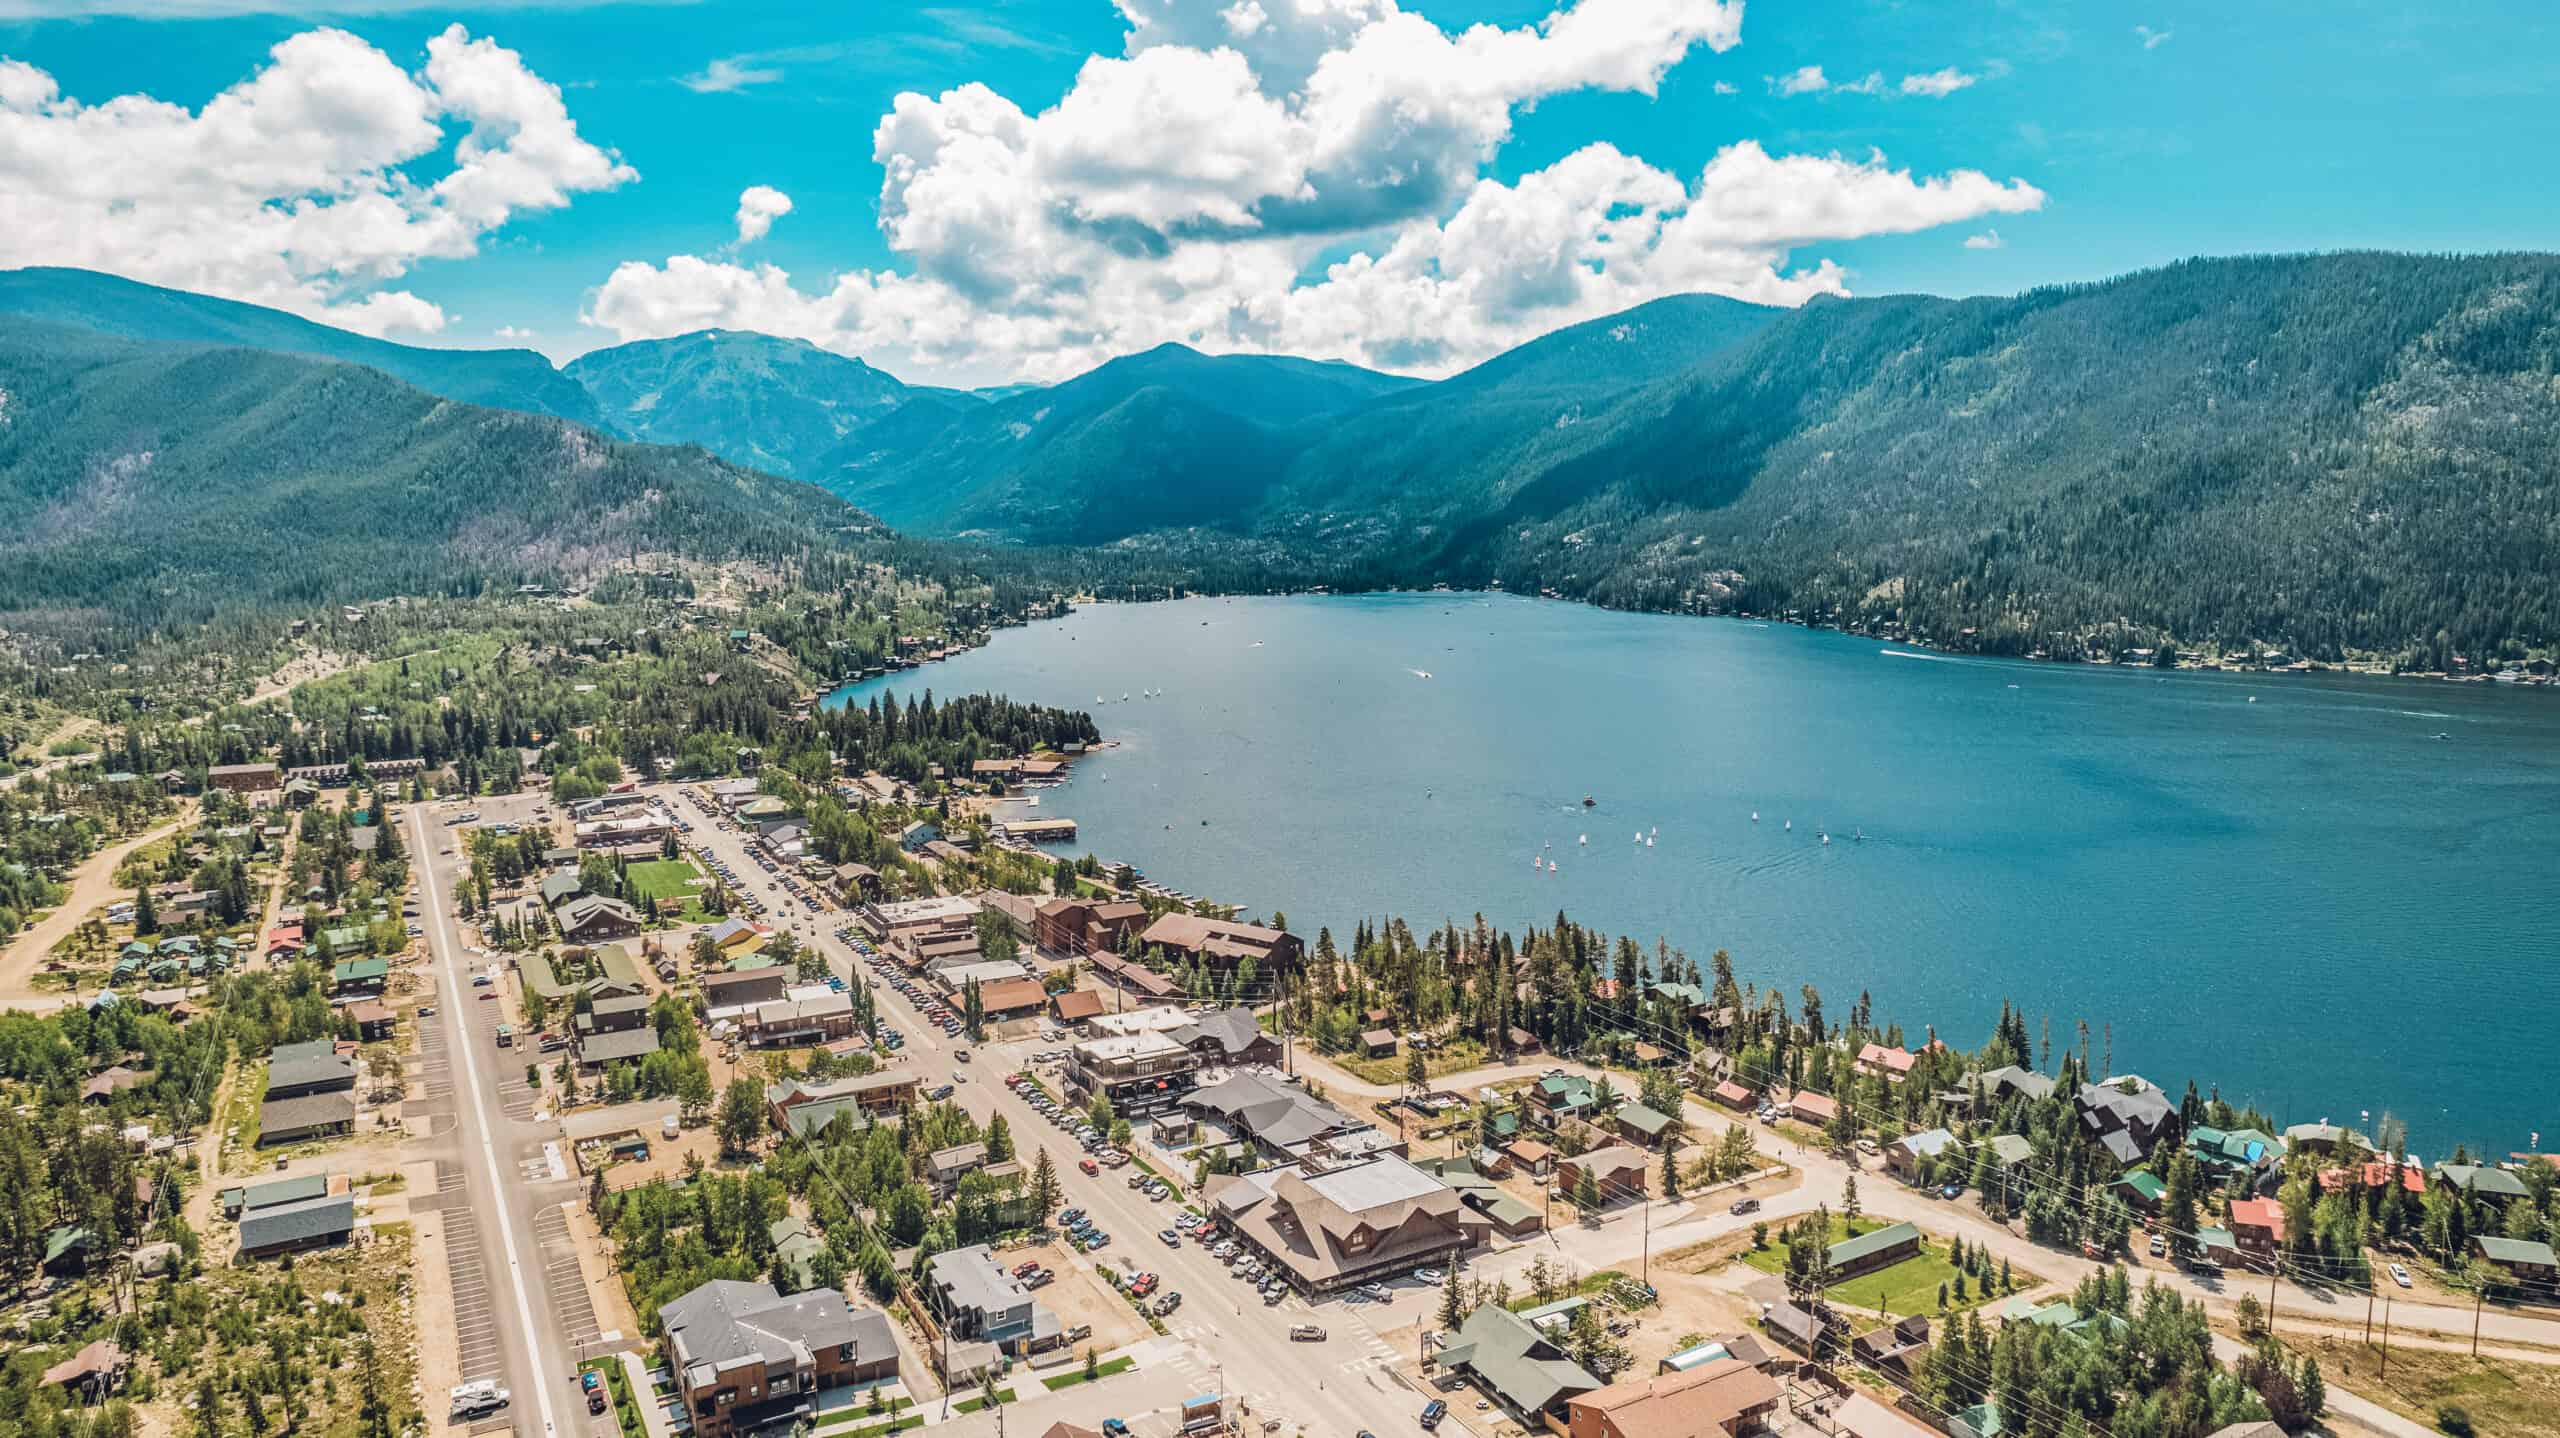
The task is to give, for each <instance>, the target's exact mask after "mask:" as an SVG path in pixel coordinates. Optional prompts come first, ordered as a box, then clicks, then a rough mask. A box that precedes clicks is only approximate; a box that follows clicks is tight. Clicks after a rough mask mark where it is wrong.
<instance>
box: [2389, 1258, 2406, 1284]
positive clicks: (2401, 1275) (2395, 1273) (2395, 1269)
mask: <svg viewBox="0 0 2560 1438" xmlns="http://www.w3.org/2000/svg"><path fill="white" fill-rule="evenodd" d="M2390 1271H2391V1281H2392V1282H2394V1283H2396V1284H2399V1285H2400V1286H2401V1287H2402V1288H2406V1287H2408V1286H2409V1270H2407V1269H2405V1268H2403V1267H2401V1266H2400V1265H2399V1264H2396V1263H2395V1264H2393V1265H2391V1270H2390Z"/></svg>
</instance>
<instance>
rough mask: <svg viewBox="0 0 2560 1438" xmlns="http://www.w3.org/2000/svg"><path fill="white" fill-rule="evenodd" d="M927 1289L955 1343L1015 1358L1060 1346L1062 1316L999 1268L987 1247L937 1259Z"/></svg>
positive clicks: (928, 1271)
mask: <svg viewBox="0 0 2560 1438" xmlns="http://www.w3.org/2000/svg"><path fill="white" fill-rule="evenodd" d="M925 1290H926V1293H927V1295H928V1296H929V1297H930V1298H931V1300H932V1302H933V1306H934V1311H935V1312H937V1313H939V1314H940V1315H941V1316H942V1322H943V1326H944V1327H945V1328H947V1329H949V1330H950V1333H951V1336H952V1337H953V1338H956V1339H967V1340H970V1341H972V1342H978V1343H992V1344H994V1345H995V1346H996V1347H997V1348H999V1349H1001V1350H1003V1351H1004V1352H1006V1353H1009V1354H1012V1355H1014V1356H1015V1357H1020V1356H1022V1355H1023V1354H1026V1353H1037V1352H1039V1351H1041V1350H1043V1349H1046V1348H1053V1347H1056V1346H1057V1344H1058V1340H1059V1333H1060V1330H1059V1328H1058V1315H1056V1314H1054V1313H1052V1312H1050V1311H1049V1310H1048V1308H1047V1307H1046V1306H1045V1305H1043V1304H1041V1303H1038V1302H1036V1301H1034V1300H1033V1298H1032V1297H1031V1291H1030V1290H1029V1289H1027V1288H1024V1287H1023V1286H1022V1280H1021V1279H1018V1278H1016V1277H1014V1276H1013V1275H1012V1274H1010V1273H1007V1272H1005V1271H1004V1269H1003V1268H1001V1267H999V1266H997V1264H996V1261H995V1256H994V1253H993V1251H992V1250H990V1249H989V1248H988V1247H987V1246H986V1245H985V1244H983V1243H978V1244H972V1245H970V1246H969V1247H967V1248H954V1249H949V1250H946V1251H944V1252H942V1253H937V1254H935V1255H934V1256H933V1258H932V1261H931V1262H930V1263H929V1264H927V1266H926V1268H925Z"/></svg>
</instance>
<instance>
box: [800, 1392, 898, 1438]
mask: <svg viewBox="0 0 2560 1438" xmlns="http://www.w3.org/2000/svg"><path fill="white" fill-rule="evenodd" d="M915 1406H916V1400H914V1399H912V1398H892V1399H890V1400H889V1403H888V1406H887V1407H885V1408H883V1409H881V1410H880V1411H879V1412H877V1413H874V1412H872V1411H871V1404H870V1402H869V1401H868V1400H865V1401H863V1402H861V1403H857V1404H855V1405H853V1406H852V1407H850V1408H839V1409H836V1410H835V1411H833V1412H831V1413H828V1414H826V1415H824V1416H822V1417H821V1418H819V1420H818V1427H817V1431H818V1432H820V1433H831V1432H834V1431H835V1430H836V1429H838V1428H843V1427H847V1426H850V1425H853V1424H857V1423H860V1424H868V1425H871V1426H868V1427H865V1428H863V1429H862V1431H863V1432H865V1433H879V1432H885V1431H887V1430H888V1428H889V1427H890V1423H889V1421H888V1420H889V1418H890V1416H891V1415H893V1414H902V1413H905V1412H906V1411H907V1410H908V1409H910V1408H913V1407H915ZM916 1421H917V1422H919V1423H921V1422H923V1421H924V1419H923V1418H922V1416H921V1415H919V1416H918V1417H917V1419H916Z"/></svg>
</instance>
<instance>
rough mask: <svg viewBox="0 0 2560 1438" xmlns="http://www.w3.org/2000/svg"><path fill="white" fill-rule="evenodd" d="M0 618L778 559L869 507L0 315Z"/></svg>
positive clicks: (160, 615)
mask: <svg viewBox="0 0 2560 1438" xmlns="http://www.w3.org/2000/svg"><path fill="white" fill-rule="evenodd" d="M0 509H5V510H6V512H7V513H9V514H10V515H12V516H13V517H14V519H15V521H16V522H15V523H14V524H12V525H10V526H8V527H7V529H6V531H5V532H0V616H5V617H0V624H5V625H6V626H7V627H11V628H29V627H39V628H42V627H52V628H56V629H60V630H65V631H69V630H82V631H86V632H95V631H97V630H100V629H109V628H124V629H126V630H127V631H128V632H130V631H131V630H133V629H150V628H154V627H159V626H166V625H182V624H188V623H194V622H201V621H204V620H207V619H211V618H214V617H216V616H217V615H219V614H223V613H226V612H229V611H234V610H239V609H243V608H255V607H258V606H261V605H296V606H302V607H306V608H307V607H308V606H309V605H311V604H314V603H319V602H329V601H337V600H342V599H348V600H356V599H370V598H380V597H384V596H389V595H400V594H445V593H468V592H474V591H477V590H480V589H483V588H487V587H490V586H504V587H512V586H513V585H515V584H516V583H518V582H520V581H522V580H527V579H540V580H546V581H555V582H556V581H557V580H559V579H560V578H563V577H567V576H582V575H585V574H588V573H591V572H593V571H594V570H596V569H598V568H601V567H602V566H603V564H604V563H605V562H606V561H608V560H611V559H616V558H621V557H625V556H629V555H632V554H635V553H643V552H646V553H676V554H682V555H687V556H691V557H697V558H708V559H717V558H728V557H745V558H753V559H768V560H770V559H781V558H786V557H789V556H791V555H794V554H798V553H801V552H805V551H806V550H807V549H808V548H809V547H810V546H812V545H815V544H820V543H825V542H827V539H828V537H829V536H831V535H835V534H841V533H844V532H847V531H857V532H858V531H861V530H865V529H869V528H871V527H873V526H874V524H875V522H874V521H873V520H872V519H871V518H870V517H869V516H866V515H863V514H861V513H860V512H858V511H856V510H855V509H854V508H853V507H852V506H850V505H848V504H846V503H845V502H844V501H842V500H840V499H838V498H836V497H835V496H833V495H830V494H827V493H826V492H824V491H822V490H818V489H815V488H812V487H810V486H808V485H804V484H799V483H795V482H793V481H790V480H785V479H778V478H774V477H772V476H770V475H766V474H762V473H759V472H757V471H755V470H750V469H744V468H741V467H739V466H736V465H732V464H730V463H728V462H727V461H725V460H721V459H718V458H715V457H713V456H711V455H708V454H705V453H703V452H702V451H701V450H699V449H695V448H691V447H686V448H665V447H660V446H652V445H640V444H631V443H626V442H623V441H619V440H613V439H609V438H606V437H604V436H601V435H599V434H597V433H595V432H594V431H593V430H591V429H588V428H585V427H583V426H581V425H577V424H574V423H571V422H569V421H566V420H563V419H561V418H559V417H557V416H553V415H547V414H531V413H526V412H524V411H521V410H509V409H492V408H485V407H482V406H478V405H470V404H459V403H455V402H453V401H450V400H447V399H444V398H441V397H439V396H437V395H434V394H430V393H428V392H427V391H425V390H423V389H420V388H417V387H415V386H413V385H410V384H408V383H405V382H403V381H402V380H400V379H397V378H394V377H393V376H391V375H389V374H386V373H384V372H383V371H382V370H380V369H376V368H373V367H371V366H369V365H362V364H351V363H344V362H339V361H334V360H327V359H316V358H312V357H310V356H309V355H307V354H302V353H295V354H279V353H269V352H265V351H261V350H254V349H241V348H237V347H231V346H221V345H202V344H183V343H170V342H155V341H147V340H138V339H132V338H128V337H126V336H124V335H121V334H107V333H101V332H99V331H97V330H84V329H77V328H73V327H70V326H66V325H59V324H52V323H47V322H44V321H39V320H30V319H25V318H20V317H15V316H0Z"/></svg>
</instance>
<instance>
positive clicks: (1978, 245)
mask: <svg viewBox="0 0 2560 1438" xmlns="http://www.w3.org/2000/svg"><path fill="white" fill-rule="evenodd" d="M2007 243H2008V241H2006V240H2003V239H2001V238H2000V231H1999V228H1998V227H1997V226H1994V227H1993V228H1991V229H1987V230H1984V231H1983V232H1982V233H1981V234H1978V235H1967V236H1965V237H1964V247H1965V248H1966V249H1968V250H1996V249H1998V248H2000V247H2001V246H2002V245H2004V244H2007Z"/></svg>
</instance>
